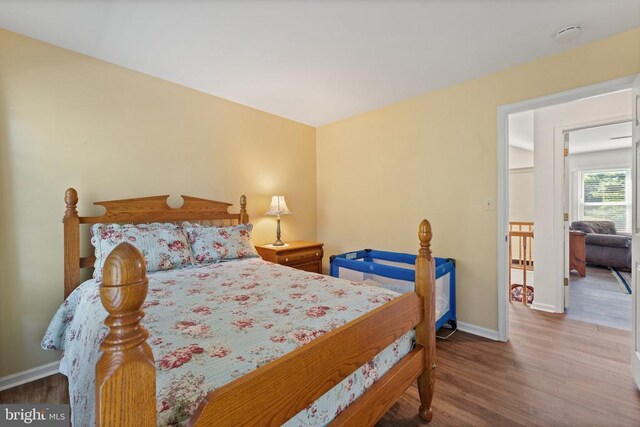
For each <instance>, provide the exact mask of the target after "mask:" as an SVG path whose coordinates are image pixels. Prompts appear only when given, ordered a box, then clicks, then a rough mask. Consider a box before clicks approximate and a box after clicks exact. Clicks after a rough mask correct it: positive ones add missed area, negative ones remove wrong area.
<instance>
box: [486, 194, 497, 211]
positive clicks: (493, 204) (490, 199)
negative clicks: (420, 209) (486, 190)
mask: <svg viewBox="0 0 640 427" xmlns="http://www.w3.org/2000/svg"><path fill="white" fill-rule="evenodd" d="M495 208H496V201H495V200H494V199H493V197H487V198H486V199H484V210H485V211H492V210H494V209H495Z"/></svg>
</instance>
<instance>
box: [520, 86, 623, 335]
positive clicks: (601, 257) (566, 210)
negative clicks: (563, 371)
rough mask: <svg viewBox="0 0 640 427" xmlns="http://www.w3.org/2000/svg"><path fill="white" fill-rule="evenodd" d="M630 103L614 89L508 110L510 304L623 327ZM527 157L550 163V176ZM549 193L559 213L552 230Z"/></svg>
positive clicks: (554, 212) (546, 169) (551, 206)
mask: <svg viewBox="0 0 640 427" xmlns="http://www.w3.org/2000/svg"><path fill="white" fill-rule="evenodd" d="M631 105H632V102H631V91H629V90H621V91H616V92H613V93H606V94H603V95H599V96H592V97H587V98H585V99H580V100H576V101H572V102H566V103H560V104H558V105H552V106H548V107H544V108H538V109H535V110H527V111H523V112H521V113H517V114H513V115H511V116H509V134H508V138H509V259H510V260H511V261H510V276H509V283H510V286H509V289H510V296H509V298H510V302H511V303H515V302H518V303H523V304H524V305H526V306H529V307H532V308H534V309H541V310H546V311H552V312H566V314H567V318H570V319H575V320H579V321H583V322H587V323H592V324H597V325H601V326H607V327H613V328H617V329H624V330H631V314H632V309H631V303H632V298H631V292H632V291H631V287H632V280H631V258H632V257H631V252H632V250H631V249H632V248H631V225H632V216H633V215H632V213H633V212H632V188H633V180H632V175H631V166H632V164H631V163H632V159H633V154H632V149H631V133H632V123H631V122H630V121H629V120H630V117H631V113H632V112H631ZM536 159H537V161H538V162H540V163H543V164H544V162H545V161H546V162H547V164H554V163H556V164H557V165H558V167H559V168H558V169H557V170H555V172H556V173H554V174H551V175H550V174H549V173H548V170H549V168H544V167H542V168H536V167H535V163H536ZM558 160H559V161H558ZM536 184H537V186H536ZM554 192H555V193H559V194H558V195H559V197H558V199H559V200H561V201H562V203H561V204H562V215H563V216H564V218H563V220H564V221H563V222H562V223H561V224H560V227H562V230H556V231H555V232H554V231H552V229H551V230H550V227H552V226H553V222H554V221H553V218H555V217H556V216H557V213H556V211H555V207H554ZM536 218H537V221H536ZM536 223H538V224H541V227H535V225H536ZM545 225H546V226H547V228H545ZM536 228H541V229H539V230H538V233H536V232H535V230H536ZM563 231H564V232H563ZM536 237H537V238H536ZM537 241H539V242H540V246H538V245H536V242H537ZM554 246H555V247H558V249H559V250H557V251H555V252H553V248H554ZM552 253H555V256H554V257H550V256H549V254H552ZM536 260H537V261H539V262H538V263H537V264H536ZM565 260H566V262H565ZM554 269H556V270H557V272H558V273H559V274H560V276H561V277H563V278H566V279H567V280H566V281H565V283H563V280H556V281H553V279H552V278H553V277H554V275H555V273H554ZM536 273H538V275H539V276H540V277H543V278H544V279H543V280H542V281H540V282H539V286H537V287H536V284H535V277H536ZM556 276H557V275H556ZM524 287H526V289H527V298H526V301H523V300H522V292H523V289H524ZM554 289H557V290H558V291H559V293H560V295H561V297H562V298H561V299H558V300H556V301H557V304H554V300H553V299H552V297H553V295H554V293H555V294H558V292H554ZM536 291H538V298H536ZM563 294H564V295H563Z"/></svg>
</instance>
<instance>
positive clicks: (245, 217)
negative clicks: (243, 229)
mask: <svg viewBox="0 0 640 427" xmlns="http://www.w3.org/2000/svg"><path fill="white" fill-rule="evenodd" d="M248 223H249V214H247V196H245V195H244V194H243V195H242V196H240V224H248Z"/></svg>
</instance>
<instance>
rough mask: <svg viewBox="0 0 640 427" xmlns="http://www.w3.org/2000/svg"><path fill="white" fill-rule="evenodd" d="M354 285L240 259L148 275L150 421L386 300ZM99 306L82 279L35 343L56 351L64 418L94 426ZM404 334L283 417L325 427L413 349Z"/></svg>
mask: <svg viewBox="0 0 640 427" xmlns="http://www.w3.org/2000/svg"><path fill="white" fill-rule="evenodd" d="M397 295H398V294H396V293H394V292H391V291H388V290H385V289H382V288H378V287H372V286H367V285H363V284H360V283H356V282H349V281H346V280H341V279H336V278H332V277H329V276H323V275H319V274H314V273H306V272H303V271H299V270H294V269H291V268H288V267H283V266H280V265H276V264H272V263H268V262H265V261H262V260H260V259H246V260H238V261H229V262H223V263H218V264H211V265H208V266H204V267H198V268H188V269H181V270H170V271H161V272H156V273H152V274H149V293H148V296H147V300H146V302H145V304H144V309H145V313H146V315H145V318H144V319H143V321H142V323H143V325H144V326H145V327H146V328H147V329H148V330H149V333H150V337H149V339H148V342H149V344H150V345H151V349H152V350H153V354H154V357H155V360H156V370H157V375H156V381H157V391H156V393H157V396H156V397H157V402H158V407H157V410H158V425H180V424H182V423H183V422H184V421H186V420H187V418H188V417H189V416H190V415H191V414H192V413H193V412H194V411H195V409H196V408H197V406H198V404H199V403H200V401H201V400H202V399H203V398H204V397H205V396H206V395H207V393H209V392H210V391H212V390H214V389H216V388H219V387H221V386H223V385H225V384H226V383H229V382H231V381H232V380H234V379H235V378H238V377H240V376H242V375H245V374H247V373H248V372H250V371H252V370H254V369H256V368H257V367H259V366H261V365H264V364H265V363H268V362H269V361H271V360H274V359H276V358H278V357H280V356H282V355H283V354H285V353H288V352H291V351H292V350H294V349H295V348H297V347H299V346H301V345H303V344H306V343H308V342H310V341H312V340H313V339H315V338H317V337H319V336H321V335H322V334H324V333H326V332H328V331H330V330H332V329H335V328H337V327H339V326H340V325H342V324H344V323H346V322H349V321H351V320H353V319H355V318H357V317H358V316H361V315H362V314H363V313H366V312H368V311H371V310H373V309H374V308H376V307H378V306H380V305H382V304H384V303H385V302H388V301H390V300H392V299H393V298H395V297H396V296H397ZM106 314H107V313H106V311H105V309H104V308H103V306H102V303H101V302H100V297H99V290H98V283H97V282H96V281H95V280H89V281H86V282H84V283H83V284H82V285H81V286H79V287H78V289H76V290H75V291H74V292H73V293H72V294H71V295H70V296H69V298H67V300H66V301H65V302H64V303H63V305H62V306H61V307H60V308H59V309H58V311H57V313H56V314H55V317H54V318H53V320H52V321H51V324H50V325H49V328H48V329H47V332H46V334H45V336H44V338H43V340H42V347H43V348H45V349H48V350H64V355H63V358H62V361H61V364H60V372H61V373H63V374H64V375H66V376H67V377H68V378H69V393H70V398H71V406H72V421H73V424H74V425H75V426H87V425H94V417H95V406H94V405H95V398H94V384H95V365H96V363H97V361H98V359H99V358H100V355H101V352H100V351H99V347H98V346H99V344H100V342H101V341H102V340H103V339H104V337H105V335H106V333H107V328H106V326H104V323H103V322H104V319H105V317H106ZM413 336H414V333H413V331H411V332H408V333H407V334H405V335H404V336H403V337H401V338H400V339H399V340H397V341H396V342H395V343H393V344H392V345H391V346H389V347H388V348H387V349H385V350H384V351H383V352H382V353H380V354H378V355H377V356H376V357H375V358H374V359H373V360H371V361H370V362H369V363H367V364H366V365H364V366H362V367H361V368H360V369H359V370H357V371H356V372H354V373H353V374H352V375H351V376H349V377H347V378H345V380H344V381H342V382H341V383H340V384H338V385H337V386H336V387H334V388H333V389H332V390H330V391H329V392H327V393H326V394H325V395H324V396H322V397H321V398H320V399H318V400H317V401H316V402H315V403H313V404H312V405H310V406H309V407H307V408H306V409H304V410H303V411H301V412H300V413H299V414H298V415H296V416H295V417H294V418H292V419H291V420H289V422H288V423H287V425H290V426H311V425H313V426H317V425H325V424H327V423H328V422H329V421H331V420H332V419H333V418H334V417H335V416H336V415H337V414H339V413H340V412H341V411H342V410H343V409H344V408H345V407H346V406H347V405H348V404H349V403H350V402H352V401H353V400H355V399H356V398H357V397H359V396H360V395H361V394H362V393H363V392H364V390H366V388H367V387H369V386H370V385H371V384H373V382H374V381H375V380H376V379H377V378H378V377H379V376H381V375H383V374H384V373H385V372H386V371H387V370H389V369H390V368H391V367H392V366H393V365H394V364H395V363H396V362H397V361H398V360H399V359H400V358H402V357H403V356H404V355H406V354H407V353H408V352H409V351H410V349H411V346H412V341H413Z"/></svg>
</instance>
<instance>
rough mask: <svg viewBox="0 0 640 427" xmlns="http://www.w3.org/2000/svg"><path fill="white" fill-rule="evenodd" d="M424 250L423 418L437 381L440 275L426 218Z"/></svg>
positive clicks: (419, 338)
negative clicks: (436, 297) (436, 300)
mask: <svg viewBox="0 0 640 427" xmlns="http://www.w3.org/2000/svg"><path fill="white" fill-rule="evenodd" d="M418 237H419V238H420V251H419V252H418V257H417V258H416V293H417V294H418V296H420V297H422V299H423V303H424V318H423V319H422V321H421V322H420V323H418V324H417V325H416V343H417V344H418V345H421V346H422V347H424V349H425V369H424V372H423V373H422V374H421V375H420V376H419V377H418V392H419V394H420V403H421V404H420V418H422V419H423V420H425V421H431V417H432V416H433V413H432V410H431V401H432V400H433V391H434V387H435V382H436V307H435V305H436V304H435V294H436V286H435V283H436V279H435V270H436V269H435V260H434V258H433V257H432V256H431V238H432V237H433V233H432V232H431V224H430V223H429V221H427V220H426V219H423V220H422V222H421V223H420V228H419V229H418Z"/></svg>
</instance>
